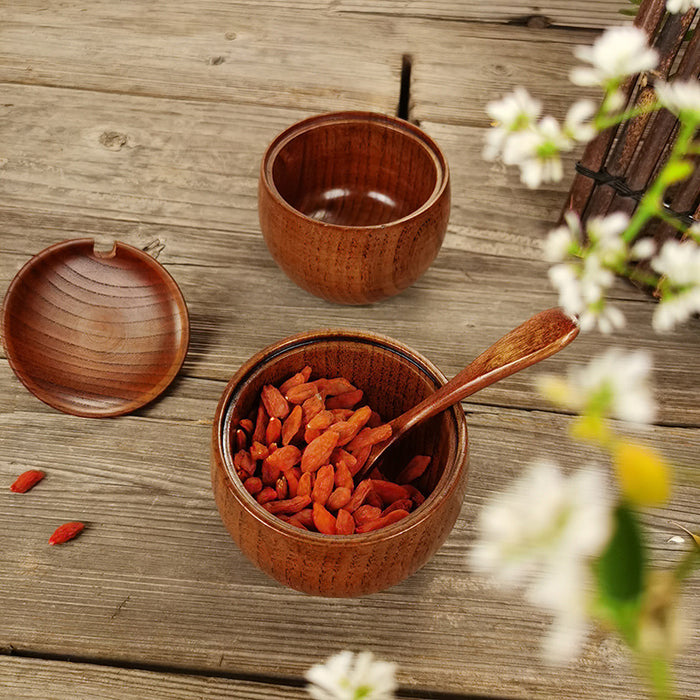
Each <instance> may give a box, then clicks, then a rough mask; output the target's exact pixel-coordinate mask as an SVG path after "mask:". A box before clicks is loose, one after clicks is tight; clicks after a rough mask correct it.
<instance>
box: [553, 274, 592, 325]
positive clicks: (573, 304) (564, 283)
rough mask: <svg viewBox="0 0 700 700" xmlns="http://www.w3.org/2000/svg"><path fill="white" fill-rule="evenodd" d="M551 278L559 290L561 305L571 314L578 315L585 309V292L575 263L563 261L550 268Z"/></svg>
mask: <svg viewBox="0 0 700 700" xmlns="http://www.w3.org/2000/svg"><path fill="white" fill-rule="evenodd" d="M548 274H549V280H550V282H551V283H552V286H553V287H554V288H555V289H557V290H558V291H559V305H560V306H561V307H562V308H563V309H564V311H566V312H567V313H568V314H569V315H571V316H578V315H579V314H580V313H581V312H582V311H583V310H584V309H585V304H584V303H583V294H582V293H581V285H580V284H579V279H578V275H577V274H576V270H575V269H574V267H573V265H569V264H567V263H561V264H560V265H554V266H553V267H550V268H549V273H548Z"/></svg>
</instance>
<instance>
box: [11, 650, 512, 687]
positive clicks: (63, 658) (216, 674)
mask: <svg viewBox="0 0 700 700" xmlns="http://www.w3.org/2000/svg"><path fill="white" fill-rule="evenodd" d="M2 657H5V658H9V659H11V658H18V659H27V660H32V661H48V662H57V663H65V664H71V665H72V666H74V665H81V666H87V667H90V669H95V670H99V669H104V668H110V669H116V670H122V671H142V672H146V673H154V674H159V675H165V676H189V677H191V678H198V679H210V678H212V679H222V680H229V681H237V682H242V683H250V684H254V685H259V686H270V685H274V686H281V687H284V688H290V689H296V688H299V689H301V688H304V687H305V685H306V680H305V679H301V678H294V677H290V676H273V675H265V674H254V673H230V672H225V671H211V670H202V669H198V668H196V667H187V666H169V665H166V664H140V663H131V662H124V661H122V660H117V659H108V658H100V657H90V656H81V655H75V654H71V655H64V654H56V653H38V652H32V651H29V650H25V649H19V648H16V647H14V646H12V645H9V647H6V648H0V658H2ZM304 697H306V695H304ZM396 698H397V700H508V698H506V697H504V696H500V695H499V696H494V695H489V696H488V697H487V696H484V695H473V694H471V693H469V694H463V693H450V692H444V691H439V690H431V689H421V688H404V687H399V688H398V690H397V695H396Z"/></svg>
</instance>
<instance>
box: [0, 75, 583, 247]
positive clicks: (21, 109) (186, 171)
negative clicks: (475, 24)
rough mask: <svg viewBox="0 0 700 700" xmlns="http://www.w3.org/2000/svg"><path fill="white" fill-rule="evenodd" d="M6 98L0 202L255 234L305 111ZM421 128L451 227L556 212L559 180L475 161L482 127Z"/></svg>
mask: <svg viewBox="0 0 700 700" xmlns="http://www.w3.org/2000/svg"><path fill="white" fill-rule="evenodd" d="M4 95H5V97H4V98H3V99H6V100H8V103H7V104H9V105H11V106H10V107H7V108H6V114H7V117H8V118H7V119H4V120H0V141H2V143H3V144H5V146H4V150H3V159H2V161H0V172H1V173H2V178H1V179H0V204H1V205H2V206H4V207H19V208H25V209H33V210H34V211H43V212H51V213H59V212H60V213H67V214H72V213H80V212H88V213H89V214H90V215H91V216H106V217H109V218H119V219H126V220H131V221H134V222H160V223H174V224H175V223H176V224H178V225H188V226H193V227H195V226H196V227H201V228H205V229H217V230H231V229H235V230H245V231H249V232H255V231H257V230H258V221H257V179H258V168H259V163H260V159H261V158H262V154H263V152H264V150H265V148H266V146H267V144H268V143H269V142H270V141H271V140H272V138H274V136H275V135H276V134H277V133H278V132H279V131H281V130H282V129H284V128H285V127H286V126H288V125H290V124H292V123H293V122H295V121H296V120H298V119H300V118H302V117H304V116H307V115H308V113H305V112H300V111H299V110H292V109H282V108H274V107H257V106H255V105H225V104H224V105H212V104H202V103H193V102H185V101H180V100H156V99H153V98H144V97H132V96H125V95H109V94H95V93H90V92H86V91H82V90H76V91H66V90H60V89H55V88H43V87H29V86H16V85H12V86H6V89H5V91H4ZM232 125H235V126H232ZM424 127H425V129H426V131H428V132H429V133H430V134H431V135H433V136H434V137H435V138H436V139H437V141H438V143H439V144H440V145H441V146H442V147H443V149H444V150H445V151H446V155H447V157H448V161H449V163H450V168H451V174H452V178H453V187H452V189H453V209H452V214H451V221H452V223H453V224H457V225H458V226H462V227H464V226H471V227H472V228H477V229H485V230H488V231H491V230H493V229H494V228H497V229H502V228H504V229H505V230H507V231H508V232H510V233H518V234H522V233H523V232H525V233H528V232H529V231H530V230H532V229H533V228H536V234H537V235H541V234H542V233H543V232H544V231H546V230H547V228H548V227H550V226H551V225H552V224H553V222H554V221H555V220H556V217H557V215H558V213H559V210H560V208H561V206H562V204H563V201H564V198H565V197H566V191H567V188H568V182H562V183H558V184H556V185H551V186H546V187H543V188H542V189H541V190H538V191H535V192H533V191H531V190H529V189H527V188H526V187H525V186H523V185H522V184H520V183H519V181H518V175H517V172H516V171H515V169H508V170H506V169H505V168H504V167H503V166H501V165H498V164H487V163H485V162H484V161H483V160H482V158H481V150H482V147H483V141H484V135H485V132H486V129H485V128H478V127H473V126H469V125H462V124H441V123H436V122H428V121H426V122H424ZM183 134H186V135H187V136H185V137H183ZM115 135H121V136H119V138H118V139H117V137H116V136H115ZM115 139H116V140H115ZM573 157H574V156H572V157H571V158H569V159H568V160H567V169H568V170H569V172H573V170H572V162H573ZM501 212H503V213H504V214H507V216H502V217H499V219H498V220H497V219H496V217H498V216H499V215H500V214H501Z"/></svg>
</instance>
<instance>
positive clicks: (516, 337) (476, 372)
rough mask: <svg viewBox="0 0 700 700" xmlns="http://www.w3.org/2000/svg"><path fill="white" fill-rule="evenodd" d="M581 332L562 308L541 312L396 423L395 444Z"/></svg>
mask: <svg viewBox="0 0 700 700" xmlns="http://www.w3.org/2000/svg"><path fill="white" fill-rule="evenodd" d="M578 331H579V328H578V325H577V324H576V322H575V321H574V320H573V319H571V318H570V317H569V316H567V315H566V314H565V313H564V312H563V311H562V310H561V309H558V308H555V309H548V310H547V311H541V312H540V313H538V314H536V315H535V316H533V317H532V318H531V319H529V320H527V321H525V323H522V324H521V325H519V326H518V327H517V328H514V329H513V330H512V331H510V332H509V333H506V335H504V336H503V337H502V338H501V339H500V340H497V341H496V342H495V343H494V344H493V345H492V346H491V347H490V348H488V349H487V350H485V351H484V352H482V353H481V355H479V356H478V357H477V358H476V359H475V360H474V361H472V362H471V363H470V364H469V365H467V367H465V368H464V369H463V370H462V371H461V372H459V374H457V375H455V377H453V378H452V379H451V380H450V381H449V382H447V384H445V385H444V386H442V387H441V388H440V389H438V390H437V391H436V392H435V393H433V394H431V395H430V396H428V397H427V398H426V399H424V400H423V401H421V402H420V403H419V404H417V405H416V406H414V407H413V408H412V409H411V410H410V411H407V412H406V413H404V414H402V415H400V416H398V417H397V418H395V419H394V420H392V421H391V423H390V425H391V427H392V431H393V432H392V437H391V441H392V442H394V440H395V439H397V438H398V437H399V436H400V435H403V433H405V432H406V431H407V430H410V429H411V428H412V427H413V426H414V425H415V424H416V423H419V422H421V421H423V420H426V419H428V418H432V417H433V416H435V415H437V414H438V413H441V412H442V411H444V410H445V409H447V408H449V407H450V406H453V405H454V404H456V403H458V402H459V401H461V400H462V399H464V398H466V397H467V396H470V395H471V394H473V393H475V392H477V391H479V390H480V389H483V388H484V387H487V386H489V385H490V384H493V383H494V382H497V381H499V380H500V379H503V378H504V377H507V376H509V375H511V374H513V373H515V372H518V371H520V370H521V369H525V368H526V367H529V366H530V365H534V364H535V363H537V362H539V361H540V360H544V359H545V358H547V357H549V356H550V355H553V354H554V353H556V352H558V351H559V350H561V349H562V348H564V347H565V346H566V345H568V344H569V343H570V342H571V341H572V340H573V339H574V338H575V337H576V336H577V335H578Z"/></svg>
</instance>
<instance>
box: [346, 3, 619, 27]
mask: <svg viewBox="0 0 700 700" xmlns="http://www.w3.org/2000/svg"><path fill="white" fill-rule="evenodd" d="M630 7H631V5H629V3H628V2H627V1H626V0H619V1H617V2H616V1H615V0H544V2H516V1H515V0H505V2H501V1H500V0H496V2H489V3H485V2H482V1H481V0H388V2H387V1H386V0H384V1H382V2H373V1H372V0H339V2H337V3H336V4H335V8H336V9H337V10H339V11H341V12H366V13H374V14H378V15H384V14H387V15H394V14H398V15H401V16H408V17H434V18H440V19H446V20H452V21H469V22H506V23H509V24H525V25H529V26H533V27H542V26H549V25H560V26H566V27H607V26H609V25H611V24H621V23H623V22H624V21H626V20H627V19H629V18H628V17H625V16H624V15H622V14H620V12H619V10H621V9H629V8H630Z"/></svg>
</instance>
